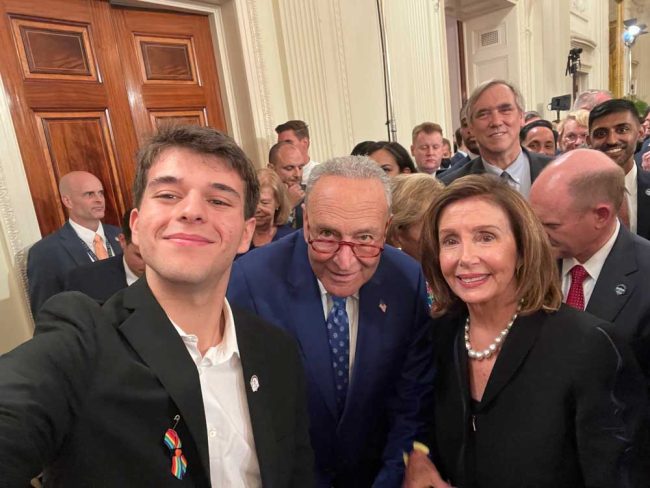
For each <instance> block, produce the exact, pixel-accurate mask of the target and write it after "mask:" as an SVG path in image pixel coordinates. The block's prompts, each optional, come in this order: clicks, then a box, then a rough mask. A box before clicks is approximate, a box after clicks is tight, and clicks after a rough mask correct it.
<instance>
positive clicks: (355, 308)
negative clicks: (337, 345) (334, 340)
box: [316, 280, 359, 378]
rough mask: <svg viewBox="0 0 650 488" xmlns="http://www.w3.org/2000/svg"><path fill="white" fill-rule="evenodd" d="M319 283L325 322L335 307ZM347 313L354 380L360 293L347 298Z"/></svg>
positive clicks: (330, 297)
mask: <svg viewBox="0 0 650 488" xmlns="http://www.w3.org/2000/svg"><path fill="white" fill-rule="evenodd" d="M316 281H318V288H319V289H320V297H321V300H322V302H323V314H324V316H325V321H327V317H328V316H329V314H330V310H332V307H333V306H334V301H333V300H332V296H331V295H330V294H329V293H327V290H326V289H325V287H324V286H323V284H322V283H321V282H320V280H316ZM345 311H346V312H347V313H348V322H349V326H350V358H349V359H350V378H352V368H353V367H354V355H355V351H356V350H357V332H358V330H359V292H358V291H357V292H356V293H355V294H354V295H351V296H349V297H346V300H345Z"/></svg>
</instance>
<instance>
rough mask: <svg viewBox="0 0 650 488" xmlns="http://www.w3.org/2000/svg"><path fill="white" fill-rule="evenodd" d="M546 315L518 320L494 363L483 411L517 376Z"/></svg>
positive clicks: (542, 313) (482, 405)
mask: <svg viewBox="0 0 650 488" xmlns="http://www.w3.org/2000/svg"><path fill="white" fill-rule="evenodd" d="M544 315H545V314H544V312H537V313H535V314H533V315H529V316H526V317H519V318H517V320H516V321H515V323H514V325H513V327H512V329H510V333H509V334H508V338H507V339H506V341H505V343H504V344H503V348H502V349H501V352H500V353H499V356H498V357H497V360H496V362H495V363H494V368H493V369H492V373H491V374H490V379H489V380H488V384H487V386H486V388H485V392H484V393H483V398H482V399H481V409H484V408H485V407H486V406H487V405H489V403H490V402H491V401H492V400H494V398H495V397H496V396H497V395H498V394H499V392H500V391H501V390H502V389H503V388H504V387H505V386H506V385H507V384H508V382H509V381H510V379H511V378H512V377H513V376H514V375H515V374H516V372H517V370H518V369H519V366H520V365H521V364H522V363H523V361H524V359H525V358H526V356H527V355H528V351H530V349H531V347H533V345H534V344H535V342H536V341H537V336H538V334H539V331H540V329H541V328H542V324H543V322H544Z"/></svg>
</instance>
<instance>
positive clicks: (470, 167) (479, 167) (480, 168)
mask: <svg viewBox="0 0 650 488" xmlns="http://www.w3.org/2000/svg"><path fill="white" fill-rule="evenodd" d="M522 150H523V151H524V152H525V153H526V155H527V156H528V161H530V182H531V184H532V182H533V181H535V178H537V176H538V175H539V174H540V173H541V172H542V170H543V169H544V167H545V166H546V165H547V164H548V163H550V162H551V161H552V160H553V159H552V158H549V157H548V156H545V155H543V154H537V153H534V152H530V151H528V150H527V149H526V148H523V147H522ZM483 173H485V166H484V165H483V159H481V156H479V157H477V158H474V159H472V161H471V162H469V163H466V164H464V165H463V166H461V167H459V168H458V169H454V168H453V167H452V168H451V169H450V170H448V171H446V172H445V173H444V174H443V175H441V176H440V181H442V182H443V183H444V184H445V185H448V184H449V183H451V182H452V181H454V180H456V179H458V178H462V177H463V176H467V175H476V174H483Z"/></svg>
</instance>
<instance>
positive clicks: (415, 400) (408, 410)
mask: <svg viewBox="0 0 650 488" xmlns="http://www.w3.org/2000/svg"><path fill="white" fill-rule="evenodd" d="M228 297H229V299H230V300H231V302H232V303H236V304H238V305H240V306H243V307H246V308H248V309H250V310H252V311H254V312H255V313H257V314H259V315H260V316H262V317H264V318H265V319H266V320H268V321H269V322H271V323H273V324H276V325H278V326H280V327H282V328H284V329H285V330H287V331H288V332H290V333H291V334H292V335H293V336H294V337H296V338H297V340H298V343H299V345H300V351H301V356H302V360H303V363H304V365H305V370H306V372H307V384H308V395H309V412H310V433H311V442H312V446H313V448H314V453H315V458H316V475H317V483H318V486H320V487H325V486H326V487H328V488H329V487H331V486H337V487H350V488H352V487H354V488H357V487H369V486H371V485H372V486H377V487H384V486H391V487H393V486H394V487H399V486H401V483H402V477H403V469H404V464H403V461H402V451H407V452H408V451H409V450H410V449H411V446H412V441H413V439H414V438H415V436H416V435H417V434H418V433H419V432H420V431H421V430H422V428H423V427H424V423H423V419H420V418H419V417H418V416H417V415H416V413H417V412H418V410H419V409H420V408H423V407H424V406H425V405H426V404H427V402H428V401H429V393H430V391H431V388H432V381H433V379H432V377H433V369H432V360H433V357H432V355H431V349H429V350H427V347H431V342H430V341H431V338H430V327H429V324H430V322H429V320H428V316H427V313H428V306H427V301H426V286H425V283H424V279H423V277H422V272H421V271H420V266H419V265H418V263H416V261H414V260H413V259H411V258H410V257H409V256H407V255H406V254H404V253H402V252H400V251H398V250H397V249H394V248H392V247H390V246H386V249H385V250H384V253H383V254H382V257H381V260H380V263H379V266H378V268H377V270H376V272H375V274H374V275H373V277H372V278H371V279H370V280H369V281H368V282H367V283H366V284H365V285H363V286H362V287H361V289H360V290H359V323H358V333H357V345H356V352H355V360H354V366H353V370H352V376H351V379H350V386H349V390H348V394H347V401H346V405H345V407H344V410H343V413H342V415H341V418H340V419H339V417H338V414H337V409H336V400H335V398H336V397H335V389H334V378H333V372H332V365H331V360H330V349H329V345H328V339H327V330H326V327H325V324H326V321H325V316H324V312H323V305H322V301H321V294H320V290H319V287H318V283H317V281H316V277H315V275H314V273H313V271H312V269H311V266H310V264H309V260H308V256H307V244H306V243H305V240H304V238H303V235H302V233H301V232H296V233H293V234H291V235H289V236H288V237H285V238H284V239H281V240H279V241H277V242H275V243H273V244H269V245H267V246H264V247H262V248H259V249H256V250H254V251H252V252H250V253H248V254H247V255H246V256H244V257H242V258H241V259H239V260H237V262H236V263H235V265H234V266H233V270H232V275H231V278H230V285H229V289H228ZM373 482H374V483H375V484H374V485H373Z"/></svg>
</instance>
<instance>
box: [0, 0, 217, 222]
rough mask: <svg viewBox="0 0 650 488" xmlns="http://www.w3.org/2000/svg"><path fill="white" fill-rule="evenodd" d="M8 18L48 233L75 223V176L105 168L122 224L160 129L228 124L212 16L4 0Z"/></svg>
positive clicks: (5, 60) (16, 107)
mask: <svg viewBox="0 0 650 488" xmlns="http://www.w3.org/2000/svg"><path fill="white" fill-rule="evenodd" d="M0 17H1V18H0V45H2V46H3V49H1V50H0V73H1V74H2V78H3V83H4V86H5V90H6V92H7V94H8V95H9V97H10V100H11V111H12V118H13V122H14V127H15V129H16V133H17V136H18V143H19V146H20V150H21V155H22V158H23V163H24V165H25V172H26V175H27V180H28V183H29V187H30V192H31V195H32V200H33V202H34V207H35V209H36V215H37V218H38V221H39V226H40V229H41V233H42V234H43V235H47V234H49V233H51V232H53V231H54V230H56V229H58V228H59V227H60V226H61V225H62V224H63V223H64V221H65V218H66V216H65V213H64V209H63V206H62V204H61V201H60V199H59V194H58V189H57V186H58V181H59V179H60V177H61V176H62V175H64V174H65V173H67V172H69V171H72V170H85V171H89V172H91V173H93V174H95V175H96V176H97V177H98V178H99V179H100V180H101V181H102V183H103V185H104V188H105V190H106V217H105V221H106V222H108V223H112V224H116V225H119V222H120V216H121V214H122V213H123V212H124V211H125V210H126V209H127V208H128V207H130V205H131V201H132V200H131V185H132V181H133V176H134V173H135V154H136V152H137V148H138V145H139V144H140V143H141V142H142V141H143V140H144V139H145V138H146V137H147V135H148V134H150V133H151V131H152V129H153V128H154V127H156V126H157V125H159V124H160V123H162V122H164V121H166V120H172V121H181V122H190V123H200V124H204V125H205V124H209V125H212V126H215V127H219V128H222V129H223V128H224V127H225V124H224V118H223V110H222V106H221V101H220V97H219V89H218V84H217V83H218V82H217V75H216V67H215V61H214V54H213V50H212V44H211V36H210V29H209V25H208V21H207V18H205V17H201V16H195V15H189V14H176V13H174V14H172V13H159V12H147V11H140V10H129V9H123V8H115V7H112V6H111V5H110V4H109V3H108V0H0Z"/></svg>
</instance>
